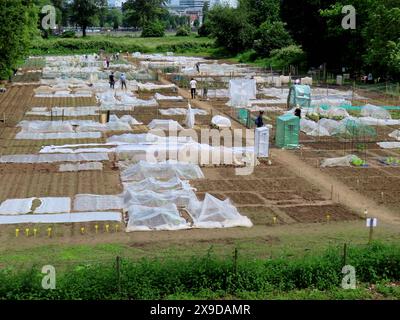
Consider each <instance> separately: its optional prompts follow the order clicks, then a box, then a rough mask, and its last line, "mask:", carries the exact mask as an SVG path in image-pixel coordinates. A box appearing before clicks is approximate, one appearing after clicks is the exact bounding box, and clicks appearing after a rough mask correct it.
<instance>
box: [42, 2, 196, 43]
mask: <svg viewBox="0 0 400 320" xmlns="http://www.w3.org/2000/svg"><path fill="white" fill-rule="evenodd" d="M36 3H37V5H39V6H44V5H46V4H52V5H54V6H55V7H56V8H57V22H58V23H59V24H60V25H62V26H67V25H77V26H79V27H81V28H82V32H83V36H86V29H87V28H88V27H108V28H113V29H118V28H119V27H120V26H124V27H134V28H142V29H145V33H146V32H149V30H157V32H158V34H157V35H162V34H163V33H164V30H165V29H170V28H171V29H176V28H177V27H179V26H182V25H188V18H187V17H184V16H176V15H171V14H170V13H169V12H168V10H167V9H166V7H165V4H166V1H165V0H128V1H127V2H125V3H124V5H123V7H122V10H121V9H119V8H109V7H108V6H107V0H72V1H67V0H36ZM45 34H46V33H45Z"/></svg>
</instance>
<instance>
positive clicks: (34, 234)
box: [33, 228, 37, 237]
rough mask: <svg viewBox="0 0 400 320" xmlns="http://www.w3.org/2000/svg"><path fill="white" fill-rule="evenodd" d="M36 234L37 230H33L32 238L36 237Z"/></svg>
mask: <svg viewBox="0 0 400 320" xmlns="http://www.w3.org/2000/svg"><path fill="white" fill-rule="evenodd" d="M36 233H37V229H36V228H34V229H33V236H34V237H36Z"/></svg>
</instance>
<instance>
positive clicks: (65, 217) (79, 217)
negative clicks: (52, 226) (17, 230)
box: [0, 211, 121, 224]
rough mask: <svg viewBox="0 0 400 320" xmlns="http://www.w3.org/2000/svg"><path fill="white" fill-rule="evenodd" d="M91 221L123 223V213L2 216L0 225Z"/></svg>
mask: <svg viewBox="0 0 400 320" xmlns="http://www.w3.org/2000/svg"><path fill="white" fill-rule="evenodd" d="M91 221H117V222H120V221H121V213H120V212H115V211H110V212H79V213H56V214H37V215H36V214H27V215H17V216H0V224H21V223H76V222H91Z"/></svg>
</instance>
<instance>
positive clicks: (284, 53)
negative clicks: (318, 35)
mask: <svg viewBox="0 0 400 320" xmlns="http://www.w3.org/2000/svg"><path fill="white" fill-rule="evenodd" d="M305 62H306V55H305V53H304V51H303V49H302V48H301V47H300V46H297V45H290V46H287V47H284V48H280V49H274V50H272V51H271V54H270V56H269V58H267V59H265V60H264V63H265V65H267V66H271V67H272V68H274V69H282V68H285V67H287V66H289V65H299V66H300V69H301V68H303V67H304V65H305Z"/></svg>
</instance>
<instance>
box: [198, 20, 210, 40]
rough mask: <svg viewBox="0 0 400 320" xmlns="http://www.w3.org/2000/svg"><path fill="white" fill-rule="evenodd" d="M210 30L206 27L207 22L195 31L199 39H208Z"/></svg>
mask: <svg viewBox="0 0 400 320" xmlns="http://www.w3.org/2000/svg"><path fill="white" fill-rule="evenodd" d="M209 29H210V28H209V27H208V24H207V22H206V23H203V24H202V25H201V26H200V28H199V29H198V30H197V33H198V35H199V36H200V37H208V36H209V35H210V30H209Z"/></svg>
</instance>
